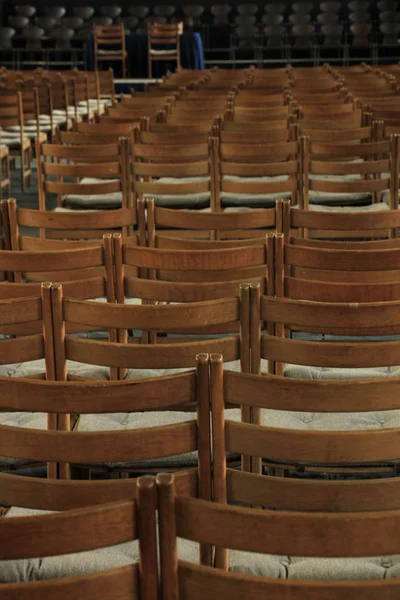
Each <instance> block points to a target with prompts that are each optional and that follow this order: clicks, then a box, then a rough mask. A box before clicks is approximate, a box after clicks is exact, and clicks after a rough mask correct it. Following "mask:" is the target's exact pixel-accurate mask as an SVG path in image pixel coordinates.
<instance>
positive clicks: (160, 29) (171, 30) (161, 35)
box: [147, 23, 181, 49]
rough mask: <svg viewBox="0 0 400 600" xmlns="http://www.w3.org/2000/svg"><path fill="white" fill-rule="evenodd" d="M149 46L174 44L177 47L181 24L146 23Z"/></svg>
mask: <svg viewBox="0 0 400 600" xmlns="http://www.w3.org/2000/svg"><path fill="white" fill-rule="evenodd" d="M147 32H148V38H149V48H152V47H153V46H157V45H160V44H161V45H168V46H175V47H176V48H177V49H179V35H180V33H181V26H180V24H179V23H175V24H172V25H162V24H160V23H149V24H148V29H147Z"/></svg>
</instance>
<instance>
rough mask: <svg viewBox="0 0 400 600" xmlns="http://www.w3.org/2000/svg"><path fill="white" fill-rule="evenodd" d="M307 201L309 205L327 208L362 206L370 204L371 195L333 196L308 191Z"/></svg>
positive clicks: (333, 194)
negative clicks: (319, 205)
mask: <svg viewBox="0 0 400 600" xmlns="http://www.w3.org/2000/svg"><path fill="white" fill-rule="evenodd" d="M308 200H309V202H310V204H322V205H324V204H325V205H328V206H329V205H331V206H332V205H333V206H360V205H361V206H362V205H365V204H370V203H371V202H372V194H370V193H369V192H367V193H360V194H355V193H352V194H343V193H337V194H335V193H333V192H317V191H315V190H310V192H309V194H308Z"/></svg>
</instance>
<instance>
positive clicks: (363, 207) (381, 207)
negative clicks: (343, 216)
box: [296, 202, 389, 213]
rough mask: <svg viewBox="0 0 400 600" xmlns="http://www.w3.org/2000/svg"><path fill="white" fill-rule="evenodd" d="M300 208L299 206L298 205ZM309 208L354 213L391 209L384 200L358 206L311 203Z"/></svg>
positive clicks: (318, 210)
mask: <svg viewBox="0 0 400 600" xmlns="http://www.w3.org/2000/svg"><path fill="white" fill-rule="evenodd" d="M296 208H298V206H297V207H296ZM308 209H309V210H314V211H317V212H341V213H354V212H372V213H374V212H382V211H385V210H389V206H388V205H387V204H385V203H384V202H376V203H375V204H367V205H363V204H362V205H357V206H326V205H324V204H309V206H308Z"/></svg>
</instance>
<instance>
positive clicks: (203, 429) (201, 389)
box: [196, 354, 213, 566]
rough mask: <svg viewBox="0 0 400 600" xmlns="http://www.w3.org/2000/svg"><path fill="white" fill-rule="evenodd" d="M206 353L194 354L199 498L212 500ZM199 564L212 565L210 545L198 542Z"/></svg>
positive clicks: (207, 358)
mask: <svg viewBox="0 0 400 600" xmlns="http://www.w3.org/2000/svg"><path fill="white" fill-rule="evenodd" d="M209 362H210V361H209V356H208V354H198V355H197V356H196V381H197V384H196V404H197V440H198V482H199V498H201V499H202V500H209V501H210V500H212V476H213V474H212V470H211V431H210V371H209ZM200 564H202V565H207V566H211V565H212V547H211V546H210V545H209V544H200Z"/></svg>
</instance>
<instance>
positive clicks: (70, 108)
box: [53, 104, 87, 117]
mask: <svg viewBox="0 0 400 600" xmlns="http://www.w3.org/2000/svg"><path fill="white" fill-rule="evenodd" d="M67 111H68V116H69V117H73V116H74V115H75V106H68V109H67V110H64V109H56V110H53V116H60V117H65V116H66V114H67ZM76 112H77V113H78V114H87V106H86V105H85V106H83V105H80V106H79V104H78V106H77V107H76Z"/></svg>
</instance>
